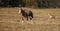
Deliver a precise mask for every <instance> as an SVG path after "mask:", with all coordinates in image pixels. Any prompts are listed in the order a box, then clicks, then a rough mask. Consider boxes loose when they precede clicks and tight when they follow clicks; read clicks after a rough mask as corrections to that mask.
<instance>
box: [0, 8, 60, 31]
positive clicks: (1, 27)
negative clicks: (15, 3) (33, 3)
mask: <svg viewBox="0 0 60 31" xmlns="http://www.w3.org/2000/svg"><path fill="white" fill-rule="evenodd" d="M27 9H30V8H27ZM31 10H32V12H33V15H34V18H33V20H28V21H26V19H24V21H25V22H24V23H23V24H22V20H21V14H18V8H0V31H60V9H59V8H55V9H54V8H50V9H31ZM48 13H52V14H54V15H55V17H56V18H55V20H54V21H53V20H51V19H49V16H48ZM31 21H33V22H34V23H32V22H31ZM51 21H52V22H51Z"/></svg>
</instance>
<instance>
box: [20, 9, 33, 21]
mask: <svg viewBox="0 0 60 31" xmlns="http://www.w3.org/2000/svg"><path fill="white" fill-rule="evenodd" d="M19 14H21V15H22V20H24V19H23V17H24V18H26V19H27V20H28V18H29V19H30V20H32V18H33V13H32V11H31V10H30V11H27V10H24V9H22V8H19Z"/></svg>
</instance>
